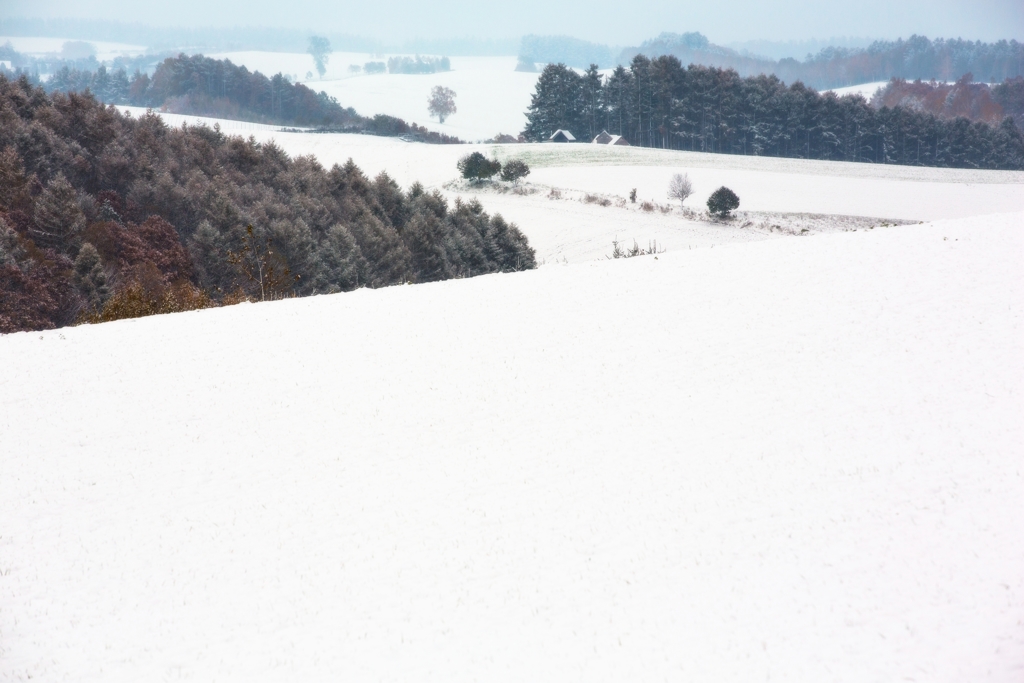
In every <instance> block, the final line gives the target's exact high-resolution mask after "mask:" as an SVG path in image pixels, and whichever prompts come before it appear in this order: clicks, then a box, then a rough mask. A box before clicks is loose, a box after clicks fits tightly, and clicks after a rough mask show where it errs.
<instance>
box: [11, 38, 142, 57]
mask: <svg viewBox="0 0 1024 683" xmlns="http://www.w3.org/2000/svg"><path fill="white" fill-rule="evenodd" d="M78 40H79V39H78V38H36V37H27V36H0V45H3V44H4V43H8V42H9V43H11V46H12V47H14V49H15V50H16V51H18V52H22V53H25V54H29V55H33V56H42V55H47V54H52V53H55V52H56V53H59V52H60V51H61V48H62V47H64V43H66V42H68V41H78ZM83 42H86V43H89V44H90V45H92V46H93V47H94V48H96V59H98V60H99V61H101V62H105V61H110V60H112V59H116V58H117V57H120V56H121V55H125V56H134V55H140V54H142V53H144V52H145V51H146V48H145V47H144V46H142V45H129V44H127V43H111V42H106V41H102V40H86V41H83Z"/></svg>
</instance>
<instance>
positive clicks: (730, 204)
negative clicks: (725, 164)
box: [708, 186, 740, 218]
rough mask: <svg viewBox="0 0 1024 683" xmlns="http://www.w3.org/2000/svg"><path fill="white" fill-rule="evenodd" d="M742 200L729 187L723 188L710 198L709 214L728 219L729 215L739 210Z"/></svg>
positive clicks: (713, 193)
mask: <svg viewBox="0 0 1024 683" xmlns="http://www.w3.org/2000/svg"><path fill="white" fill-rule="evenodd" d="M739 205H740V198H739V197H738V196H736V193H735V192H733V191H732V190H730V189H729V188H728V187H725V186H722V187H720V188H718V189H717V190H715V191H714V192H712V193H711V196H710V197H708V213H710V214H711V215H712V216H717V217H718V218H728V216H729V214H730V213H731V212H732V211H734V210H736V209H737V208H739Z"/></svg>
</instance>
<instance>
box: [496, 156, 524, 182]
mask: <svg viewBox="0 0 1024 683" xmlns="http://www.w3.org/2000/svg"><path fill="white" fill-rule="evenodd" d="M528 175H530V167H529V166H528V165H527V164H526V162H525V161H523V160H522V159H509V160H508V161H506V162H505V165H504V166H502V168H501V179H502V180H504V181H505V182H509V183H513V184H516V185H518V184H519V181H520V180H522V179H523V178H525V177H526V176H528Z"/></svg>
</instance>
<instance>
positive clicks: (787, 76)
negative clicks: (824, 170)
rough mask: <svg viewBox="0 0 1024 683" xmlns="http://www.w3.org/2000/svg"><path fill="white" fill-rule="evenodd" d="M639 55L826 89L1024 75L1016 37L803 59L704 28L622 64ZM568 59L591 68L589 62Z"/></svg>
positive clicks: (623, 60) (924, 41)
mask: <svg viewBox="0 0 1024 683" xmlns="http://www.w3.org/2000/svg"><path fill="white" fill-rule="evenodd" d="M638 54H640V55H644V56H646V57H648V58H650V59H654V58H656V57H661V56H667V55H673V56H675V57H677V58H678V59H679V61H681V62H682V63H683V64H701V65H703V66H714V67H719V68H726V69H735V70H736V72H737V73H739V74H740V75H741V76H756V75H759V74H774V75H775V76H778V77H779V78H780V79H782V80H783V81H785V82H787V83H792V82H795V81H801V82H803V83H805V84H807V85H810V86H813V87H815V88H822V89H824V88H838V87H842V86H846V85H857V84H859V83H870V82H873V81H887V80H889V79H890V78H902V79H905V80H911V81H913V80H918V79H920V80H925V81H929V80H938V81H953V80H956V79H958V78H960V77H961V76H962V75H963V74H966V73H973V74H974V75H975V76H976V77H977V78H979V79H981V80H983V81H988V82H990V83H998V82H1001V81H1003V80H1006V79H1007V78H1015V77H1017V76H1024V43H1020V42H1018V41H1016V40H1000V41H997V42H994V43H983V42H981V41H970V40H961V39H951V40H950V39H942V38H938V39H936V40H931V39H929V38H926V37H925V36H916V35H915V36H911V37H910V38H907V39H903V38H900V39H899V40H893V41H884V40H879V41H875V42H873V43H871V44H870V45H869V46H868V47H866V48H842V47H826V48H823V49H822V50H821V51H819V52H818V53H817V54H815V55H807V58H806V59H804V60H802V61H800V60H796V59H792V58H786V59H781V60H774V59H767V58H764V57H758V56H756V55H751V54H746V53H741V52H737V51H736V50H732V49H730V48H727V47H723V46H721V45H715V44H714V43H711V42H710V41H709V40H708V39H707V38H706V37H705V36H703V35H702V34H700V33H683V34H675V33H663V34H661V35H660V36H658V37H657V38H655V39H653V40H648V41H646V42H644V43H642V44H641V45H640V46H639V47H634V48H626V49H625V50H623V51H622V53H621V54H620V55H619V60H618V63H619V64H623V65H625V64H629V63H631V62H632V60H633V58H634V57H635V56H636V55H638ZM558 61H564V60H558ZM592 61H595V62H596V61H597V60H592ZM566 63H567V64H569V65H570V66H578V67H580V68H585V67H586V64H572V63H571V62H566ZM598 63H599V64H600V62H598ZM588 64H589V62H588Z"/></svg>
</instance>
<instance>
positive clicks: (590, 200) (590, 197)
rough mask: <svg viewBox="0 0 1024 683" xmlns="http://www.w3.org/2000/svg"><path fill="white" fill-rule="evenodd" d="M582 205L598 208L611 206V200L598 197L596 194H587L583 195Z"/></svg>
mask: <svg viewBox="0 0 1024 683" xmlns="http://www.w3.org/2000/svg"><path fill="white" fill-rule="evenodd" d="M583 203H585V204H597V205H598V206H611V203H612V200H610V199H606V198H604V197H599V196H598V195H596V194H590V193H589V192H588V193H587V194H585V195H583Z"/></svg>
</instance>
